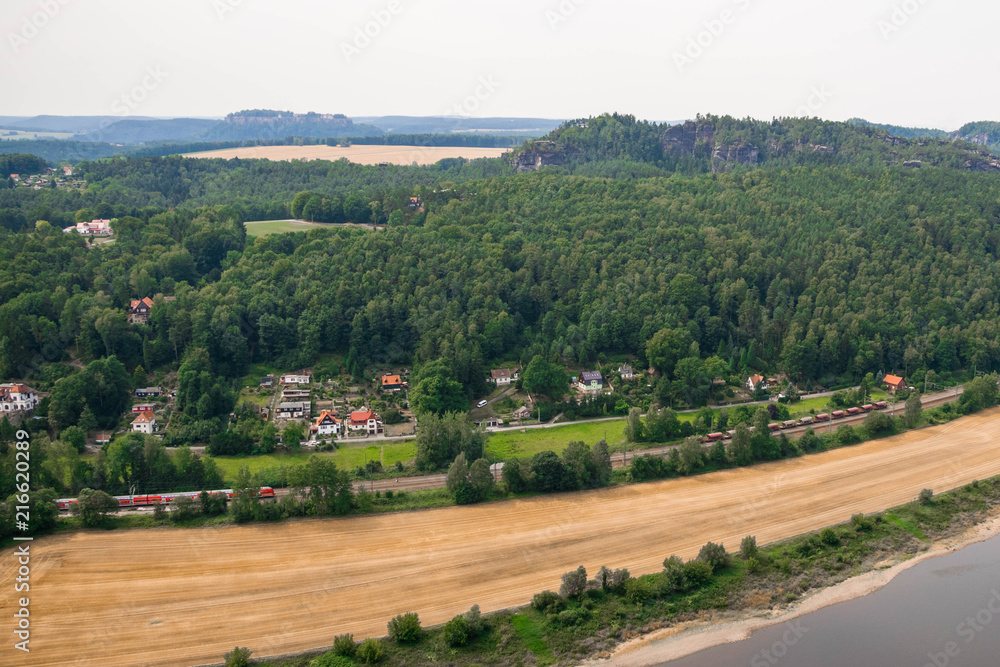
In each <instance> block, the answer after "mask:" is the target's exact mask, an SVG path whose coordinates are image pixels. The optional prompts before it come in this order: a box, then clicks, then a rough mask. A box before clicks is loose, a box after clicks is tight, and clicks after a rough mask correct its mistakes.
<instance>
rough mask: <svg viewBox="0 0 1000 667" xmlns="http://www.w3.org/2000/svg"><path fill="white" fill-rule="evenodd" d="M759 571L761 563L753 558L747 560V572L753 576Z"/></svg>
mask: <svg viewBox="0 0 1000 667" xmlns="http://www.w3.org/2000/svg"><path fill="white" fill-rule="evenodd" d="M758 570H760V561H759V560H757V559H756V558H754V557H753V556H751V557H750V558H747V572H749V573H750V574H753V573H755V572H757V571H758Z"/></svg>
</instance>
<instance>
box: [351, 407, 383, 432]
mask: <svg viewBox="0 0 1000 667" xmlns="http://www.w3.org/2000/svg"><path fill="white" fill-rule="evenodd" d="M347 428H349V429H350V430H352V431H354V432H357V433H361V432H363V433H367V434H368V435H375V434H376V433H380V432H381V431H382V420H381V419H379V416H378V415H377V414H375V412H374V411H373V410H361V411H359V412H352V413H351V419H350V421H349V422H348V424H347Z"/></svg>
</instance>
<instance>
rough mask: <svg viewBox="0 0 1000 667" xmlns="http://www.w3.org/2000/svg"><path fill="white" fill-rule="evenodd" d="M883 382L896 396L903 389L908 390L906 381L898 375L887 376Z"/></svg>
mask: <svg viewBox="0 0 1000 667" xmlns="http://www.w3.org/2000/svg"><path fill="white" fill-rule="evenodd" d="M882 382H883V383H884V384H885V388H886V389H888V390H889V391H891V392H892V393H894V394H895V393H896V392H897V391H899V390H901V389H906V381H905V380H903V378H901V377H899V376H898V375H886V376H885V377H884V378H882Z"/></svg>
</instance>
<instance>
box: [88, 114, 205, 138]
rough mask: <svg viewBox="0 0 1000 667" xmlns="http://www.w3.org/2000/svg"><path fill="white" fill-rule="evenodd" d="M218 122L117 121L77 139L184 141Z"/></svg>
mask: <svg viewBox="0 0 1000 667" xmlns="http://www.w3.org/2000/svg"><path fill="white" fill-rule="evenodd" d="M218 122H219V121H215V120H199V119H196V118H172V119H170V120H131V119H130V120H120V121H118V122H116V123H112V124H110V125H108V126H107V127H104V128H103V129H99V130H96V131H94V132H87V133H84V134H78V135H77V136H75V137H73V140H76V141H102V142H107V143H115V144H145V143H150V142H156V141H185V140H187V139H190V138H192V137H197V136H200V135H201V134H203V133H205V132H207V131H208V130H210V129H211V128H212V127H214V126H215V125H216V124H217V123H218Z"/></svg>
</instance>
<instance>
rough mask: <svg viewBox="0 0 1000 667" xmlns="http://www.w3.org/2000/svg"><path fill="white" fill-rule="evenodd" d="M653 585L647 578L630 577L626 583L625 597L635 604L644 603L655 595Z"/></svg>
mask: <svg viewBox="0 0 1000 667" xmlns="http://www.w3.org/2000/svg"><path fill="white" fill-rule="evenodd" d="M653 592H654V591H653V586H652V584H650V583H649V581H648V580H646V579H629V580H628V581H627V582H626V583H625V599H627V600H628V601H629V602H631V603H633V604H642V603H644V602H645V601H646V600H648V599H650V598H651V597H653Z"/></svg>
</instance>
